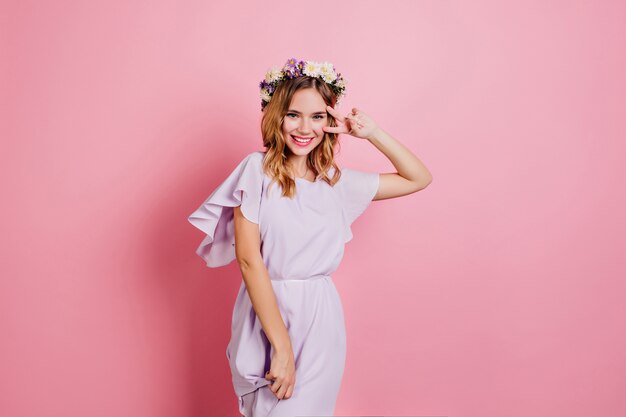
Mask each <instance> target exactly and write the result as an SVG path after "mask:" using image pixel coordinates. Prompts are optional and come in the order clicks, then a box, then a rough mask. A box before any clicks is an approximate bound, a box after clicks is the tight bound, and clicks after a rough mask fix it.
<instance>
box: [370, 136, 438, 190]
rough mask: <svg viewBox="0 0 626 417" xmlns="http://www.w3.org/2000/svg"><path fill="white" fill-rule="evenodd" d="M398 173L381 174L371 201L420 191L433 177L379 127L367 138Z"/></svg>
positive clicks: (405, 148) (406, 150)
mask: <svg viewBox="0 0 626 417" xmlns="http://www.w3.org/2000/svg"><path fill="white" fill-rule="evenodd" d="M367 140H369V141H370V142H371V143H372V145H374V146H376V148H378V150H379V151H381V152H382V153H383V154H384V155H385V156H386V157H387V158H388V159H389V161H391V163H392V164H393V166H394V167H395V168H396V170H397V171H398V172H397V173H381V174H380V183H379V186H378V192H377V193H376V195H375V196H374V198H373V199H372V200H383V199H386V198H394V197H401V196H403V195H407V194H411V193H414V192H417V191H419V190H422V189H424V188H426V187H427V186H428V184H430V183H431V182H432V180H433V177H432V175H431V173H430V171H429V170H428V168H426V166H425V165H424V164H423V163H422V161H420V160H419V159H418V157H417V156H415V155H414V154H413V153H412V152H411V151H410V150H409V149H408V148H407V147H406V146H404V145H403V144H402V143H400V142H398V141H397V140H396V139H395V138H393V137H392V136H391V135H389V134H388V133H387V132H385V131H384V130H383V129H381V128H380V127H377V128H376V129H375V130H374V132H373V133H372V134H371V135H369V136H368V137H367Z"/></svg>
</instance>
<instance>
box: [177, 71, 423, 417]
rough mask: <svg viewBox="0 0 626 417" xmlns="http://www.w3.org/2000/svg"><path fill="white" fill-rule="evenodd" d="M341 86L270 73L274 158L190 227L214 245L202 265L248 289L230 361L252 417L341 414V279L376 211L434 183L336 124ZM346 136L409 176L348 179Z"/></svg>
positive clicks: (357, 174)
mask: <svg viewBox="0 0 626 417" xmlns="http://www.w3.org/2000/svg"><path fill="white" fill-rule="evenodd" d="M340 81H342V79H341V78H339V77H338V74H336V73H335V72H334V67H332V64H330V68H329V67H328V65H326V66H324V65H320V64H317V63H313V62H307V63H304V62H301V61H300V62H298V61H295V60H289V61H288V62H287V64H286V65H285V68H284V69H283V71H281V72H280V73H273V72H270V73H268V74H267V76H266V80H265V81H264V82H262V83H261V88H262V97H263V103H264V104H263V106H262V110H263V118H262V121H261V130H262V135H263V145H264V146H265V148H266V150H265V151H264V152H261V151H255V152H252V153H250V154H248V155H247V156H246V157H245V158H244V159H243V160H242V161H241V162H240V163H239V164H238V165H237V166H236V167H235V168H234V170H233V171H232V172H231V174H230V175H229V176H228V177H227V178H226V179H225V180H224V181H223V182H222V184H220V185H219V186H218V187H217V189H216V190H215V191H213V193H212V194H211V195H210V196H209V197H208V199H207V200H206V201H205V202H204V203H202V205H201V206H200V207H199V208H198V209H197V210H196V211H195V212H193V213H192V214H191V216H190V217H189V221H190V222H191V224H193V225H194V226H196V227H197V228H199V229H200V230H202V231H203V232H204V233H205V234H206V236H205V238H204V240H203V241H202V243H201V244H200V247H198V250H197V253H198V255H200V256H201V257H202V258H203V259H204V260H205V261H206V264H207V266H209V267H217V266H223V265H226V264H228V263H230V262H231V261H233V260H234V259H237V262H238V264H239V267H240V270H241V274H242V277H243V282H242V283H241V286H240V289H239V293H238V295H237V300H236V302H235V307H234V309H233V316H232V327H231V329H232V334H231V339H230V341H229V343H228V347H227V349H226V356H227V358H228V361H229V364H230V369H231V373H232V382H233V387H234V389H235V393H236V395H237V397H238V399H239V410H240V412H241V413H242V414H243V415H244V416H246V417H270V416H271V417H293V416H294V415H303V414H306V415H320V416H321V415H324V416H331V415H333V414H334V409H335V402H336V400H337V395H338V393H339V387H340V385H341V380H342V377H343V371H344V364H345V356H346V330H345V323H344V313H343V307H342V304H341V299H340V296H339V293H338V292H337V289H336V287H335V285H334V283H333V280H332V277H331V274H333V273H334V271H335V270H336V269H337V268H338V266H339V264H340V262H341V260H342V258H343V254H344V245H345V244H346V243H347V242H348V241H350V240H351V239H352V238H353V234H352V230H351V224H352V222H353V221H354V220H355V219H356V218H358V217H359V216H360V215H361V214H362V213H363V212H364V211H365V209H366V208H367V207H368V206H369V204H370V203H371V202H372V200H374V199H376V196H377V195H385V196H386V198H390V197H395V196H399V195H405V194H408V193H410V192H414V191H417V189H418V185H419V184H418V181H417V180H416V179H415V177H416V176H418V174H419V175H421V174H423V173H424V172H425V171H424V170H423V169H422V170H420V166H419V163H418V162H416V161H418V160H417V159H416V158H414V155H412V154H411V153H410V152H408V150H406V148H402V147H401V146H400V145H399V143H398V142H395V140H394V139H393V138H391V137H390V136H388V135H386V134H384V133H383V132H382V130H380V129H379V128H378V127H377V126H376V125H375V124H374V123H373V121H372V120H371V119H369V118H368V117H367V115H365V114H364V113H362V112H359V111H355V112H353V113H354V114H352V115H348V116H346V117H342V116H341V115H340V114H338V113H337V111H336V110H335V109H334V108H333V106H334V105H336V104H337V100H338V98H339V97H340V96H341V93H342V92H343V87H342V84H341V82H340ZM270 99H271V100H270ZM355 110H356V109H355ZM340 133H350V134H352V135H353V136H355V137H359V138H362V139H363V138H368V139H369V140H370V141H371V142H372V143H374V144H376V146H377V147H379V149H381V151H382V150H384V151H385V152H386V153H385V154H386V155H387V156H389V157H390V160H391V161H392V162H393V163H394V165H395V166H396V167H398V168H399V169H400V168H402V171H403V172H404V173H405V174H406V176H400V175H399V174H379V173H377V172H367V171H359V170H355V169H350V168H343V169H339V167H338V166H337V164H336V163H335V159H334V155H335V147H336V145H337V144H338V142H337V135H338V134H340ZM383 179H384V180H383ZM273 186H275V187H276V189H273ZM402 193H404V194H402Z"/></svg>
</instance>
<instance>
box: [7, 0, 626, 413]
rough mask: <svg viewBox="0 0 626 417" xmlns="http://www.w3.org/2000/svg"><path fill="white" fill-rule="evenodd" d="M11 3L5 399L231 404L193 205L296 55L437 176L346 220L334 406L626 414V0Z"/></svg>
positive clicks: (139, 407)
mask: <svg viewBox="0 0 626 417" xmlns="http://www.w3.org/2000/svg"><path fill="white" fill-rule="evenodd" d="M1 7H2V8H1V12H0V16H1V19H2V21H1V24H0V39H1V42H2V44H1V49H0V50H1V54H2V56H0V65H1V66H0V70H1V75H2V85H1V86H0V87H1V93H0V97H1V98H0V100H1V108H0V114H1V115H0V118H1V119H0V120H1V122H0V123H1V137H2V148H1V154H2V164H0V166H1V169H2V172H1V174H2V175H0V181H1V184H2V196H3V202H4V203H3V204H2V205H1V210H2V216H0V219H1V222H2V224H1V225H0V226H1V230H2V240H1V242H2V248H1V249H2V250H1V253H2V261H1V263H0V267H1V271H0V273H1V277H2V280H1V287H0V294H1V299H0V331H1V334H0V338H1V339H0V415H2V416H6V417H26V416H28V417H44V416H45V417H50V416H63V417H74V416H76V417H78V416H81V417H82V416H90V417H105V416H106V417H113V416H115V417H117V416H133V417H143V416H145V417H161V416H162V417H171V416H184V417H187V416H194V417H195V416H236V415H238V414H237V411H236V399H235V396H234V393H233V391H232V386H231V381H230V373H229V370H228V365H227V361H226V356H225V348H226V343H227V341H228V337H229V330H230V314H231V311H232V310H231V309H232V305H233V302H234V298H235V294H236V291H237V288H238V286H239V283H240V275H239V271H238V268H237V266H236V264H235V263H233V264H231V265H229V266H228V267H226V268H221V269H213V270H212V269H208V268H206V267H205V266H204V264H203V262H202V260H201V259H200V258H199V257H197V255H195V253H194V251H195V249H196V247H197V245H198V244H199V242H200V240H201V238H202V234H201V233H200V232H199V231H198V230H196V229H194V228H193V227H192V226H191V225H190V224H189V223H187V216H188V215H189V214H190V213H191V212H192V211H193V210H195V209H196V208H197V207H198V206H199V205H200V203H201V202H202V201H203V200H204V199H205V198H206V197H207V196H208V194H209V193H210V192H211V191H212V189H213V188H214V187H215V186H216V185H217V184H218V183H220V182H221V181H222V180H223V179H224V178H225V176H226V174H227V173H228V172H229V170H231V169H233V168H234V166H235V165H236V163H237V162H238V161H239V160H241V159H242V158H243V156H245V155H246V154H247V153H249V152H251V151H253V150H257V149H259V150H260V149H262V147H261V142H260V129H259V121H260V116H261V114H260V102H259V97H258V83H259V81H260V80H261V79H262V78H263V76H264V74H265V71H266V70H267V69H268V68H269V67H270V66H272V65H282V64H283V63H284V61H285V60H286V59H287V58H290V57H296V58H302V59H312V60H318V61H330V62H333V63H334V64H335V65H336V67H337V68H338V70H339V71H340V72H342V73H343V74H344V75H345V77H346V79H347V81H348V83H349V84H348V90H347V96H346V98H345V101H344V102H343V103H342V105H341V107H340V109H341V111H342V112H343V113H347V112H348V111H349V110H350V108H351V107H352V106H358V107H359V108H361V109H362V110H363V111H365V112H366V113H368V114H369V115H371V116H372V117H373V118H374V119H375V120H376V121H377V122H378V123H379V124H380V125H381V126H382V127H383V128H384V129H385V130H387V131H388V132H389V133H390V134H392V135H393V136H394V137H396V138H397V139H398V140H400V141H401V142H403V143H404V144H406V145H407V146H409V147H410V148H411V149H412V150H413V151H414V152H415V153H416V155H418V157H420V159H422V160H423V161H424V163H425V164H426V165H427V166H428V167H429V169H430V170H431V172H432V173H433V177H434V180H433V182H432V184H431V185H430V186H429V187H428V188H427V189H425V190H424V191H422V192H419V193H417V194H413V195H410V196H408V197H404V198H399V199H394V200H386V201H377V202H374V203H372V205H371V206H370V209H369V210H368V211H367V212H366V213H365V214H364V215H363V216H362V217H361V218H360V219H359V220H358V221H357V222H356V223H355V224H354V231H355V239H354V240H353V241H352V242H350V243H349V244H348V246H347V247H346V254H345V258H344V262H343V264H342V266H341V268H340V269H339V270H338V271H337V273H336V274H335V275H334V277H333V278H334V280H335V282H336V284H337V286H338V287H339V291H340V293H341V295H342V299H343V302H344V307H345V311H346V320H347V326H348V359H347V363H346V372H345V377H344V381H343V385H342V389H341V392H340V395H339V400H338V404H337V415H351V416H356V415H364V414H368V415H374V414H375V415H416V416H422V415H438V416H480V417H491V416H493V417H501V416H507V417H514V416H520V417H521V416H524V417H526V416H534V417H536V416H551V417H552V416H568V417H574V416H590V415H596V416H603V417H609V416H623V415H626V397H625V396H624V395H623V394H624V392H626V361H624V352H625V351H626V336H625V331H624V329H625V328H626V310H625V307H624V306H625V305H626V304H625V303H624V301H623V297H624V294H625V290H626V288H625V287H626V284H625V283H624V277H626V261H625V259H624V253H625V247H626V221H625V220H624V213H625V209H626V207H625V206H626V204H625V201H626V199H625V198H626V187H624V184H623V181H624V176H625V175H626V164H624V155H625V151H626V145H625V141H624V140H625V137H626V105H625V99H626V77H624V74H626V28H625V26H624V21H626V5H625V3H624V2H620V1H603V2H591V1H587V2H573V1H560V2H557V1H533V2H521V1H520V2H501V1H472V2H469V1H456V2H453V1H403V2H400V1H384V2H379V1H377V2H373V1H351V2H336V1H332V2H328V1H316V2H299V3H294V2H281V3H273V2H249V3H248V4H245V5H242V4H240V3H233V4H232V5H227V4H226V2H220V3H217V2H208V1H205V2H202V1H187V2H180V1H156V2H155V1H150V2H148V1H143V2H141V1H132V2H129V1H111V0H109V1H84V2H79V1H59V2H33V1H22V0H20V1H5V2H3V3H2V6H1ZM342 140H343V146H342V149H341V155H340V157H339V161H340V162H341V163H342V164H343V165H345V166H350V167H354V168H357V169H366V170H376V171H379V172H391V171H394V169H393V166H392V165H391V164H390V163H389V161H388V160H387V159H386V158H385V157H384V155H382V154H380V153H379V152H378V151H377V150H376V149H375V148H374V147H372V146H370V145H369V144H368V143H366V142H360V141H358V140H356V139H354V138H352V137H349V136H344V137H343V138H342Z"/></svg>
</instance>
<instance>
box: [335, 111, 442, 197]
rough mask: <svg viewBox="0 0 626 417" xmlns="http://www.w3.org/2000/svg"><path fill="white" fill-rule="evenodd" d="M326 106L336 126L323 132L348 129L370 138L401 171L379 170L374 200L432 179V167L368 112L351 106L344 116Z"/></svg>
mask: <svg viewBox="0 0 626 417" xmlns="http://www.w3.org/2000/svg"><path fill="white" fill-rule="evenodd" d="M326 110H327V111H328V113H330V115H331V116H332V117H333V118H334V119H335V123H336V124H337V126H324V127H323V130H324V132H330V133H348V134H350V135H352V136H354V137H357V138H361V139H367V140H369V141H370V142H371V143H372V144H373V145H374V146H376V147H377V148H378V150H379V151H381V152H382V153H383V154H385V156H386V157H387V158H388V159H389V160H390V161H391V163H392V164H393V166H394V167H395V168H396V169H397V170H398V172H393V173H380V174H378V175H379V182H378V191H377V192H376V195H375V196H374V198H372V200H383V199H385V198H394V197H401V196H403V195H407V194H411V193H414V192H417V191H419V190H421V189H423V188H426V186H428V184H430V183H431V181H432V180H433V177H432V175H431V174H430V171H429V170H428V169H427V168H426V166H425V165H424V164H423V163H422V161H420V160H419V159H418V158H417V156H415V155H413V153H411V151H410V150H409V149H408V148H407V147H406V146H404V145H403V144H401V143H400V142H398V141H397V140H396V139H394V138H393V137H391V135H389V134H388V133H387V132H385V131H384V130H382V129H381V128H380V127H379V126H378V124H376V122H375V121H374V120H373V119H372V118H371V117H370V116H368V115H367V114H366V113H365V112H363V111H361V110H359V109H357V108H356V107H353V108H352V112H351V113H349V114H347V115H346V116H345V117H344V116H342V115H341V114H340V113H339V112H338V111H337V110H335V109H334V108H333V107H331V106H326Z"/></svg>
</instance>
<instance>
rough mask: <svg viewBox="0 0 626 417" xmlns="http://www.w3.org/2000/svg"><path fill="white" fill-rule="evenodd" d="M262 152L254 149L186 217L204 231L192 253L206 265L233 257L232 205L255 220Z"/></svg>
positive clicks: (212, 264)
mask: <svg viewBox="0 0 626 417" xmlns="http://www.w3.org/2000/svg"><path fill="white" fill-rule="evenodd" d="M263 155H264V153H263V152H261V151H257V152H252V153H251V154H249V155H248V156H246V157H245V158H244V159H243V160H242V161H241V162H240V163H239V165H237V167H235V169H234V170H233V172H231V173H230V175H229V176H228V177H227V178H226V179H225V180H224V182H222V183H221V184H220V185H219V186H218V187H217V188H216V189H215V190H214V191H213V192H212V193H211V195H210V196H209V197H208V198H207V199H206V200H205V201H204V203H202V205H201V206H200V207H199V208H198V209H197V210H196V211H194V212H193V213H192V214H191V216H189V218H188V220H189V222H190V223H191V224H192V225H194V226H195V227H197V228H198V229H200V230H202V231H203V232H204V233H205V234H206V237H205V238H204V239H203V240H202V242H201V243H200V246H199V247H198V249H197V250H196V254H198V255H199V256H200V257H201V258H202V259H204V261H205V262H206V265H207V266H208V267H210V268H215V267H219V266H224V265H228V264H229V263H231V262H232V261H233V260H234V259H235V226H234V207H237V206H241V212H242V213H243V215H244V217H245V218H246V219H248V220H250V221H251V222H253V223H256V224H258V223H259V208H260V205H261V195H262V190H263ZM242 192H243V193H242Z"/></svg>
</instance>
